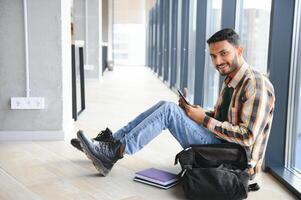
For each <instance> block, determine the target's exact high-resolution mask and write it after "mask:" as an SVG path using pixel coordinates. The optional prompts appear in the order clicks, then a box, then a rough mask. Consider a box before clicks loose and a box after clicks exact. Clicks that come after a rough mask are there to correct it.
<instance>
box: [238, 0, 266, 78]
mask: <svg viewBox="0 0 301 200" xmlns="http://www.w3.org/2000/svg"><path fill="white" fill-rule="evenodd" d="M237 2H238V3H237V18H236V20H237V24H236V29H237V30H238V33H239V35H240V38H241V42H242V45H243V47H244V57H245V58H246V60H247V62H248V63H249V64H250V65H251V66H252V67H253V68H255V69H257V70H258V71H261V72H262V73H264V74H267V61H268V45H269V32H270V15H271V5H272V1H271V0H265V1H262V0H244V1H237Z"/></svg>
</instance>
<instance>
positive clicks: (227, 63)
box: [209, 40, 242, 76]
mask: <svg viewBox="0 0 301 200" xmlns="http://www.w3.org/2000/svg"><path fill="white" fill-rule="evenodd" d="M209 49H210V56H211V60H212V63H213V65H214V66H215V68H216V69H217V71H218V72H219V73H220V74H221V75H222V76H225V75H229V74H231V72H234V71H235V70H236V69H237V68H239V67H240V65H239V60H241V59H240V58H241V56H242V47H235V46H234V45H232V44H231V43H229V42H228V41H227V40H223V41H220V42H214V43H211V44H210V45H209Z"/></svg>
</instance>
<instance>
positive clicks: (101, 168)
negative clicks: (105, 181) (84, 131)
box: [77, 134, 110, 176]
mask: <svg viewBox="0 0 301 200" xmlns="http://www.w3.org/2000/svg"><path fill="white" fill-rule="evenodd" d="M77 137H78V139H79V140H80V144H81V146H82V148H83V152H84V153H85V154H86V156H87V157H88V158H89V159H90V160H91V161H92V163H93V165H94V167H95V168H96V169H97V171H98V172H99V173H100V174H101V175H103V176H106V175H107V174H108V173H109V172H110V169H107V168H106V167H105V166H104V165H103V163H102V162H101V161H100V160H99V159H98V158H96V157H95V156H94V155H93V154H92V153H91V152H90V150H89V147H88V146H87V145H86V143H85V142H84V139H83V138H82V136H81V134H77Z"/></svg>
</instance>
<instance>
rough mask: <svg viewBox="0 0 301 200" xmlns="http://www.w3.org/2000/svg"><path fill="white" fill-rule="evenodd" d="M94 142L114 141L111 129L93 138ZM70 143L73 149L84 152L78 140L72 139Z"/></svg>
mask: <svg viewBox="0 0 301 200" xmlns="http://www.w3.org/2000/svg"><path fill="white" fill-rule="evenodd" d="M93 140H96V141H114V138H113V134H112V131H111V130H110V129H109V128H106V130H104V131H101V132H100V133H98V135H97V136H96V137H95V138H93ZM70 142H71V144H72V146H73V147H75V148H76V149H78V150H80V151H83V149H82V147H81V145H80V142H79V140H78V139H77V138H72V139H71V141H70Z"/></svg>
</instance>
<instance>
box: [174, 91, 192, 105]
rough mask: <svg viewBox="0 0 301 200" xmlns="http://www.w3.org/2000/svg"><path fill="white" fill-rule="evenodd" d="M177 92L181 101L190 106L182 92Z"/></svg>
mask: <svg viewBox="0 0 301 200" xmlns="http://www.w3.org/2000/svg"><path fill="white" fill-rule="evenodd" d="M177 90H178V93H179V95H180V97H181V98H182V99H184V101H185V103H186V104H188V105H191V104H190V103H189V101H188V100H187V99H186V97H185V96H184V94H183V93H182V91H181V90H179V89H177Z"/></svg>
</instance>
